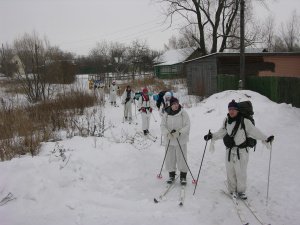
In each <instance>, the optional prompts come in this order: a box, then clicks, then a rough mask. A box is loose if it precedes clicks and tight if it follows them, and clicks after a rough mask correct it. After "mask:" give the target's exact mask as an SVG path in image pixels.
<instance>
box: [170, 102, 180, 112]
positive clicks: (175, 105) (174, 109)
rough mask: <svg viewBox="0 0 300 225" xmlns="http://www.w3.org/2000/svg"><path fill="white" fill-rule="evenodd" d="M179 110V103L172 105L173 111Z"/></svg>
mask: <svg viewBox="0 0 300 225" xmlns="http://www.w3.org/2000/svg"><path fill="white" fill-rule="evenodd" d="M178 108H179V103H177V102H174V103H173V104H172V105H171V109H172V110H173V111H176V110H178Z"/></svg>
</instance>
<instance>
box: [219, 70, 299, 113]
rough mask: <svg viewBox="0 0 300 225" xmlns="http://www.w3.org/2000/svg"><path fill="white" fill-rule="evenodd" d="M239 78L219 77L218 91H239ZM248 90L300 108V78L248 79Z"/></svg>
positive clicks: (252, 77)
mask: <svg viewBox="0 0 300 225" xmlns="http://www.w3.org/2000/svg"><path fill="white" fill-rule="evenodd" d="M238 80H239V79H238V77H237V76H233V75H218V91H224V90H237V87H238ZM246 89H248V90H252V91H255V92H258V93H260V94H262V95H264V96H266V97H268V98H270V99H271V100H272V101H275V102H278V103H282V102H285V103H289V104H292V105H293V106H296V107H300V78H296V77H257V76H249V77H246Z"/></svg>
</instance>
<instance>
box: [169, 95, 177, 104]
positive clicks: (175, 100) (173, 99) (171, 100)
mask: <svg viewBox="0 0 300 225" xmlns="http://www.w3.org/2000/svg"><path fill="white" fill-rule="evenodd" d="M174 103H177V104H179V100H178V99H177V98H175V97H172V98H171V99H170V105H173V104H174Z"/></svg>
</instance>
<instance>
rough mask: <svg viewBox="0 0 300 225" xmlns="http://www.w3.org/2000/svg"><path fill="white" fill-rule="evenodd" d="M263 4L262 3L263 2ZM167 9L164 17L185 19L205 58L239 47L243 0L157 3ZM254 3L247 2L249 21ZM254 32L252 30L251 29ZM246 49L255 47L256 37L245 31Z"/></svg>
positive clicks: (163, 1) (185, 0)
mask: <svg viewBox="0 0 300 225" xmlns="http://www.w3.org/2000/svg"><path fill="white" fill-rule="evenodd" d="M260 1H263V0H260ZM157 2H159V3H161V4H165V5H166V11H165V15H166V16H167V18H170V20H171V23H172V21H173V19H174V18H173V17H175V16H178V15H179V16H181V17H183V18H184V19H185V20H186V22H187V24H186V26H185V27H184V29H185V30H186V31H189V32H190V33H191V34H192V38H193V39H194V40H195V41H196V42H197V44H198V47H199V48H200V52H201V53H202V55H206V54H208V53H214V52H218V51H219V52H222V51H224V50H225V49H226V48H238V47H239V36H240V35H239V29H240V26H239V9H240V0H157ZM251 10H252V7H251V1H246V20H247V21H248V22H249V21H250V18H251V15H252V14H251ZM251 30H252V29H251ZM245 38H246V39H245V42H246V43H245V46H248V45H251V44H253V43H255V41H256V39H257V34H256V33H255V32H250V29H249V30H247V31H246V37H245Z"/></svg>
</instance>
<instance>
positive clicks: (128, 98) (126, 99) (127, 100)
mask: <svg viewBox="0 0 300 225" xmlns="http://www.w3.org/2000/svg"><path fill="white" fill-rule="evenodd" d="M133 98H134V93H133V91H132V90H131V87H130V86H129V85H128V86H127V87H126V89H125V91H124V93H123V95H122V104H123V105H124V119H125V120H128V121H129V123H131V121H132V102H133Z"/></svg>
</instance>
